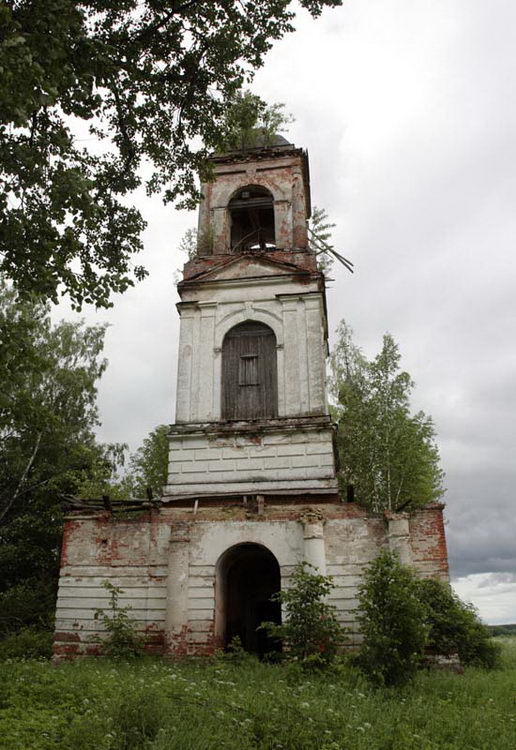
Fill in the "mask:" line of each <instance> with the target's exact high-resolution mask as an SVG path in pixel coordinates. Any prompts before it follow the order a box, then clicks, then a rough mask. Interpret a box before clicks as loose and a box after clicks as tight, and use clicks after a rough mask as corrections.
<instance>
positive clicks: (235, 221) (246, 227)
mask: <svg viewBox="0 0 516 750" xmlns="http://www.w3.org/2000/svg"><path fill="white" fill-rule="evenodd" d="M228 210H229V222H230V246H231V252H232V253H244V252H249V251H253V250H262V251H264V250H270V249H274V248H275V246H276V232H275V222H274V198H273V195H272V193H271V192H270V190H268V189H267V188H265V187H261V186H260V185H247V186H246V187H243V188H241V189H239V190H238V191H237V192H236V193H235V194H234V195H233V197H232V198H231V200H230V201H229V204H228Z"/></svg>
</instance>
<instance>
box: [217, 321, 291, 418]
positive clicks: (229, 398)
mask: <svg viewBox="0 0 516 750" xmlns="http://www.w3.org/2000/svg"><path fill="white" fill-rule="evenodd" d="M221 412H222V419H273V418H274V417H277V415H278V374H277V363H276V336H275V334H274V331H273V330H272V329H271V328H269V326H267V325H265V324H264V323H257V322H255V321H247V322H245V323H240V324H239V325H236V326H234V327H233V328H231V329H230V330H229V331H228V332H227V334H226V336H225V338H224V342H223V344H222V408H221Z"/></svg>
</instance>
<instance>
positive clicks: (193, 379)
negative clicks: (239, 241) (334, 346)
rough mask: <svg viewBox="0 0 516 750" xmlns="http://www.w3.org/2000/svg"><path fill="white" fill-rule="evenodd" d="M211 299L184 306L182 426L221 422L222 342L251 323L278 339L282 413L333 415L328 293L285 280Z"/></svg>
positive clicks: (221, 292)
mask: <svg viewBox="0 0 516 750" xmlns="http://www.w3.org/2000/svg"><path fill="white" fill-rule="evenodd" d="M286 290H288V291H286ZM294 290H295V292H294ZM235 291H237V294H236V295H235V294H234V292H235ZM205 296H207V295H206V292H205V293H204V295H199V297H200V298H199V299H198V300H197V301H196V302H195V303H187V304H183V305H182V306H181V325H180V339H179V363H178V378H177V403H176V421H177V422H178V423H181V422H212V421H217V420H219V419H220V415H221V369H222V343H223V340H224V336H225V335H226V333H227V332H228V331H229V330H230V329H231V328H233V326H235V325H238V324H239V323H242V322H245V321H246V320H254V321H258V322H260V323H265V324H266V325H268V326H269V327H270V328H272V330H273V331H274V333H275V335H276V345H277V362H278V415H279V416H280V417H294V416H303V415H313V414H326V413H327V402H326V387H325V378H326V372H325V357H326V345H325V339H324V326H323V320H324V309H323V298H322V294H320V293H318V292H314V291H307V292H303V293H299V285H297V284H296V285H293V284H290V285H289V284H285V282H281V283H279V284H271V283H268V284H263V285H257V284H252V285H246V286H244V287H242V285H240V286H239V288H238V290H235V289H234V288H232V287H221V288H218V289H216V290H212V296H211V298H210V299H202V297H205Z"/></svg>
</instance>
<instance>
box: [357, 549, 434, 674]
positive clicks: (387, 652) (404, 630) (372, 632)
mask: <svg viewBox="0 0 516 750" xmlns="http://www.w3.org/2000/svg"><path fill="white" fill-rule="evenodd" d="M358 601H359V606H358V618H357V619H358V622H359V623H360V626H361V632H362V635H363V638H364V640H363V643H362V646H361V649H360V653H359V655H358V660H357V661H358V664H359V666H360V668H361V669H362V670H363V671H364V672H365V674H366V675H367V676H368V677H369V679H370V680H371V681H372V682H373V683H375V684H377V685H404V684H406V683H407V682H408V681H409V680H410V679H411V678H412V677H413V675H414V673H415V671H416V669H417V666H418V664H419V662H420V660H421V657H422V654H423V651H424V648H425V644H426V640H427V627H426V625H425V609H424V606H423V604H422V603H421V601H420V599H419V597H418V588H417V579H416V577H415V575H414V573H413V572H412V571H411V570H410V568H407V567H405V566H404V565H402V564H401V563H400V561H399V559H398V557H397V555H395V554H393V553H392V552H389V551H388V550H384V551H382V552H381V553H380V554H379V555H378V557H377V558H376V559H375V560H374V561H373V562H372V563H371V565H370V566H369V567H368V569H367V570H366V573H365V576H364V580H363V583H362V585H361V586H360V588H359V594H358Z"/></svg>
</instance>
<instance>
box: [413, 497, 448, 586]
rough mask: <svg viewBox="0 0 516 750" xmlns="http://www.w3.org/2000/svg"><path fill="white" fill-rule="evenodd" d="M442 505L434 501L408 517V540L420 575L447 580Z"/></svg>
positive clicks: (446, 550) (446, 555)
mask: <svg viewBox="0 0 516 750" xmlns="http://www.w3.org/2000/svg"><path fill="white" fill-rule="evenodd" d="M443 509H444V505H442V504H441V503H434V504H432V505H429V506H427V507H426V508H424V509H422V510H419V511H416V512H415V513H413V514H412V515H411V517H410V521H409V525H410V540H411V546H412V554H413V559H414V563H415V564H416V565H417V567H418V569H419V570H420V571H421V573H422V575H424V576H426V577H429V578H440V579H441V580H448V577H449V567H448V549H447V546H446V534H445V529H444V517H443Z"/></svg>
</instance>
